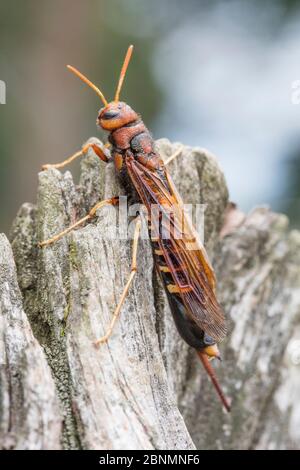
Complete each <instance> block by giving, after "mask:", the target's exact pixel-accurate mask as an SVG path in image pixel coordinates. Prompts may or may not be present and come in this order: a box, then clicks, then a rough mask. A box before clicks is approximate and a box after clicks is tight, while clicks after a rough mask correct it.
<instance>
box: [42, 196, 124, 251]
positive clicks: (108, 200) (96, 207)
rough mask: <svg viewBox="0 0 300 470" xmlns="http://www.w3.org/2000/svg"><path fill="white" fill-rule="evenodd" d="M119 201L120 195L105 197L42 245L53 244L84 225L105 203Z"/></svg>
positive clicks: (114, 203)
mask: <svg viewBox="0 0 300 470" xmlns="http://www.w3.org/2000/svg"><path fill="white" fill-rule="evenodd" d="M118 203H119V198H118V197H112V198H111V199H105V200H104V201H101V202H98V203H97V204H96V205H95V206H94V207H92V209H91V210H90V212H89V213H88V214H87V215H86V216H85V217H83V218H82V219H79V220H77V222H75V223H74V224H72V225H70V227H68V228H66V229H65V230H63V231H62V232H60V233H58V234H57V235H54V236H53V237H51V238H49V239H48V240H44V241H42V242H40V243H39V246H40V247H44V246H46V245H51V244H52V243H54V242H56V241H57V240H59V239H60V238H62V237H64V236H65V235H66V234H67V233H69V232H71V231H72V230H73V229H74V228H76V227H79V225H82V224H83V223H84V222H86V221H88V220H90V219H92V218H93V217H94V216H95V215H96V212H97V210H98V209H100V208H101V207H103V206H105V205H109V204H111V205H113V206H116V205H117V204H118Z"/></svg>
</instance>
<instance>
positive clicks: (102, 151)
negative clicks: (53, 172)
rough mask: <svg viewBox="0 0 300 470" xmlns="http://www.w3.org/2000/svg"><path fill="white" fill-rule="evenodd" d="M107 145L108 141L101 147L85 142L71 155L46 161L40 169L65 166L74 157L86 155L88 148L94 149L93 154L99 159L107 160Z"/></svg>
mask: <svg viewBox="0 0 300 470" xmlns="http://www.w3.org/2000/svg"><path fill="white" fill-rule="evenodd" d="M109 146H110V143H109V142H108V143H107V144H105V145H103V147H100V145H98V144H93V143H90V144H86V145H84V146H83V147H82V149H81V150H79V151H78V152H76V153H74V154H73V155H71V156H70V157H69V158H67V159H66V160H64V161H63V162H61V163H53V164H51V163H47V164H46V165H43V166H42V170H48V169H49V168H63V167H64V166H66V165H68V164H69V163H72V162H73V161H74V160H76V158H78V157H82V156H83V155H86V154H87V152H88V150H89V149H90V148H92V149H93V150H94V152H95V154H96V155H98V157H99V158H100V159H101V160H103V161H104V162H108V160H109V158H110V154H109V151H108V150H107V149H108V147H109Z"/></svg>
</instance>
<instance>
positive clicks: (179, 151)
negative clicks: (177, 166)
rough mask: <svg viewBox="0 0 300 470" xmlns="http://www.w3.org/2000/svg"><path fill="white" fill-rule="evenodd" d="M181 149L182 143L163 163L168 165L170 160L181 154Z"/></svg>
mask: <svg viewBox="0 0 300 470" xmlns="http://www.w3.org/2000/svg"><path fill="white" fill-rule="evenodd" d="M182 149H183V145H181V146H180V147H179V148H178V149H177V150H176V152H174V153H173V155H171V156H170V157H169V158H168V159H167V160H166V161H165V165H169V163H171V161H173V160H175V158H177V157H179V155H180V154H181V152H182Z"/></svg>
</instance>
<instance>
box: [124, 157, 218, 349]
mask: <svg viewBox="0 0 300 470" xmlns="http://www.w3.org/2000/svg"><path fill="white" fill-rule="evenodd" d="M125 162H126V166H127V170H128V174H129V176H130V178H131V180H132V183H133V185H134V186H135V188H136V190H137V192H138V194H139V196H140V198H141V200H142V202H143V204H144V205H145V206H146V207H147V210H148V214H149V215H150V214H151V208H153V205H157V206H158V207H159V209H160V212H161V214H162V215H161V216H160V217H152V218H151V223H152V227H151V229H152V238H153V239H154V240H155V243H156V245H157V247H158V248H159V249H158V250H156V251H157V252H159V253H160V256H161V257H162V259H163V261H164V263H165V264H166V267H167V268H168V271H169V273H170V274H169V278H170V283H169V285H167V286H166V288H167V289H168V290H169V292H171V293H174V294H175V295H179V296H180V298H181V300H182V303H183V304H184V306H185V309H186V312H187V315H188V317H189V318H190V319H191V320H192V321H193V322H195V323H196V325H197V326H198V327H200V328H201V329H202V330H204V331H205V332H206V333H207V334H208V335H210V336H211V337H212V338H213V339H214V340H215V341H217V342H218V341H221V340H222V339H223V338H224V336H225V335H226V326H225V317H224V313H223V310H222V308H221V306H220V305H219V303H218V301H217V299H216V294H215V284H216V280H215V275H214V271H213V268H212V266H211V264H210V262H209V260H208V256H207V253H206V251H205V248H204V247H203V245H202V243H201V241H200V240H199V237H198V235H197V233H196V231H195V229H194V228H193V226H192V224H191V222H190V221H189V219H188V217H187V215H186V214H185V213H184V211H183V203H182V200H181V198H180V196H179V194H178V192H177V190H176V187H175V185H174V183H173V181H172V179H171V177H170V175H169V174H168V172H167V170H166V168H165V167H164V166H163V165H160V167H159V168H156V169H153V168H148V167H147V166H145V165H143V164H141V163H140V162H139V161H138V159H133V158H128V160H126V159H125ZM152 210H153V209H152ZM166 234H167V236H165V235H166Z"/></svg>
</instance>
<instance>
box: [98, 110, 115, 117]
mask: <svg viewBox="0 0 300 470" xmlns="http://www.w3.org/2000/svg"><path fill="white" fill-rule="evenodd" d="M118 115H119V112H118V111H113V110H110V111H105V113H103V114H102V116H101V118H102V119H113V118H115V117H117V116H118Z"/></svg>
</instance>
